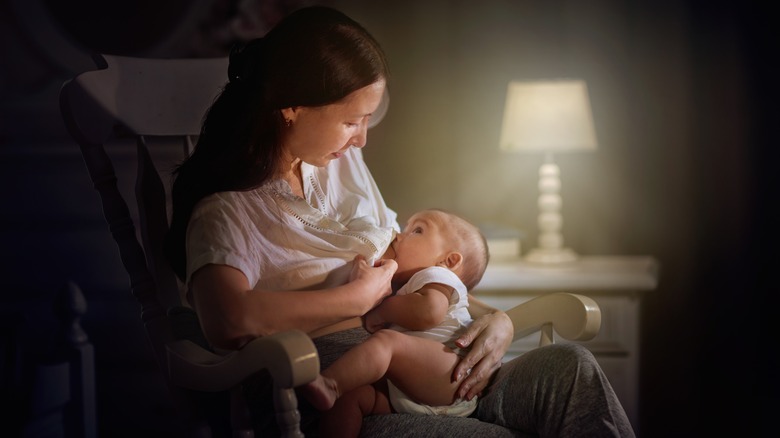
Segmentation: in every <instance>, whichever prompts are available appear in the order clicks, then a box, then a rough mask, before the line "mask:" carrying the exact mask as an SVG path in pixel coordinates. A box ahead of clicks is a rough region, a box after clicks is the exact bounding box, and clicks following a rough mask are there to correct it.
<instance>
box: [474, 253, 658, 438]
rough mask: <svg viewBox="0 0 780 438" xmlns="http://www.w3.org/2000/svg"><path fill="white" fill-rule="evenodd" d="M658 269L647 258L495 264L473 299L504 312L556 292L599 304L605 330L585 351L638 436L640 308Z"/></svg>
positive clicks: (518, 347)
mask: <svg viewBox="0 0 780 438" xmlns="http://www.w3.org/2000/svg"><path fill="white" fill-rule="evenodd" d="M658 269H659V266H658V262H657V261H656V260H655V259H654V258H652V257H648V256H582V257H580V258H579V259H578V260H577V261H576V262H573V263H570V264H566V265H561V266H549V267H548V266H539V265H532V264H528V263H524V262H523V261H522V260H520V259H513V260H506V259H504V260H491V261H490V264H489V265H488V267H487V270H486V271H485V275H484V277H483V278H482V281H481V282H480V283H479V285H478V286H477V287H476V288H475V289H474V290H473V291H472V293H473V294H474V296H475V297H477V298H478V299H480V300H482V301H484V302H485V303H486V304H488V305H490V306H493V307H495V308H498V309H501V310H506V309H509V308H511V307H513V306H515V305H517V304H520V303H522V302H524V301H527V300H529V299H531V298H533V297H535V296H538V295H541V294H545V293H552V292H572V293H577V294H582V295H586V296H588V297H590V298H592V299H593V300H595V301H596V302H597V303H598V305H599V307H600V308H601V330H600V331H599V334H598V335H597V336H596V337H595V338H593V339H592V340H590V341H587V342H582V345H584V346H586V347H587V348H588V349H589V350H590V351H591V352H592V353H593V355H594V356H595V357H596V360H597V361H598V362H599V364H600V365H601V367H602V369H603V370H604V373H605V374H606V375H607V378H608V379H609V382H610V384H612V387H613V388H614V389H615V392H616V393H617V396H618V398H619V399H620V402H621V403H622V404H623V407H624V408H625V410H626V413H627V414H628V417H629V419H630V420H631V424H632V425H633V427H634V430H639V354H640V351H639V306H640V301H641V298H642V294H643V293H646V292H648V291H652V290H653V289H655V288H656V286H657V283H658ZM538 342H539V338H538V335H531V336H528V337H525V338H523V339H520V340H518V341H517V342H515V343H513V344H512V346H511V347H510V349H509V351H508V352H507V355H506V356H505V357H504V359H505V360H510V359H512V358H514V357H516V356H518V355H520V354H522V353H524V352H526V351H528V350H531V349H533V348H535V347H537V346H538ZM556 342H568V341H563V340H561V339H556Z"/></svg>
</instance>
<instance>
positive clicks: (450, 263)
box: [440, 252, 463, 271]
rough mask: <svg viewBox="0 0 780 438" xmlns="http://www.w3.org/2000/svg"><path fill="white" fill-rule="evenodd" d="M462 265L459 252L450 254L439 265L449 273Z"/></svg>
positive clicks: (461, 257) (461, 256)
mask: <svg viewBox="0 0 780 438" xmlns="http://www.w3.org/2000/svg"><path fill="white" fill-rule="evenodd" d="M462 263H463V255H462V254H461V253H459V252H451V253H449V254H447V257H445V258H444V260H443V261H442V262H441V263H440V264H442V265H444V266H445V267H446V268H447V269H449V270H450V271H454V270H455V269H457V268H458V267H459V266H460V265H461V264H462Z"/></svg>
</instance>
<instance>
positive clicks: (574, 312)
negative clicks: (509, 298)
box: [506, 293, 601, 345]
mask: <svg viewBox="0 0 780 438" xmlns="http://www.w3.org/2000/svg"><path fill="white" fill-rule="evenodd" d="M506 314H507V315H508V316H509V318H510V319H511V320H512V324H513V325H514V327H515V336H514V339H513V340H515V341H516V340H518V339H520V338H522V337H525V336H528V335H530V334H531V333H533V332H535V331H537V330H541V331H542V339H541V341H540V345H547V344H551V343H553V338H552V329H553V328H554V329H555V331H556V332H557V333H558V335H560V336H561V337H562V338H564V339H567V340H571V341H587V340H589V339H593V337H595V336H596V335H597V334H598V332H599V329H600V328H601V309H599V306H598V304H596V302H595V301H593V299H591V298H588V297H586V296H583V295H576V294H570V293H554V294H548V295H540V296H538V297H535V298H532V299H531V300H529V301H526V302H525V303H523V304H520V305H517V306H515V307H513V308H511V309H509V310H507V311H506Z"/></svg>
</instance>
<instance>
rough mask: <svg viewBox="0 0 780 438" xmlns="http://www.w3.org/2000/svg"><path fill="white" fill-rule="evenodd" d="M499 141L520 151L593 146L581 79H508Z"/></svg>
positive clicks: (566, 149)
mask: <svg viewBox="0 0 780 438" xmlns="http://www.w3.org/2000/svg"><path fill="white" fill-rule="evenodd" d="M499 144H500V146H501V149H503V150H506V151H523V152H542V151H544V152H556V153H557V152H564V151H575V150H594V149H596V134H595V131H594V128H593V115H592V114H591V111H590V101H589V99H588V89H587V86H586V85H585V81H582V80H551V81H531V82H520V81H512V82H510V83H509V90H508V92H507V98H506V108H505V110H504V122H503V125H502V128H501V140H500V143H499Z"/></svg>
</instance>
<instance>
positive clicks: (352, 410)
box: [319, 380, 392, 438]
mask: <svg viewBox="0 0 780 438" xmlns="http://www.w3.org/2000/svg"><path fill="white" fill-rule="evenodd" d="M390 412H392V410H391V408H390V402H389V401H388V399H387V383H386V381H385V380H381V381H380V382H377V383H376V384H374V385H365V386H361V387H359V388H356V389H353V390H352V391H350V392H348V393H346V394H344V396H342V397H339V399H338V400H337V401H336V404H335V405H333V408H332V409H330V410H328V411H325V412H323V413H322V416H321V417H320V426H319V427H320V435H321V436H322V437H324V438H329V437H357V436H358V435H359V434H360V428H361V427H362V426H363V417H365V416H367V415H371V414H389V413H390Z"/></svg>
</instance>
